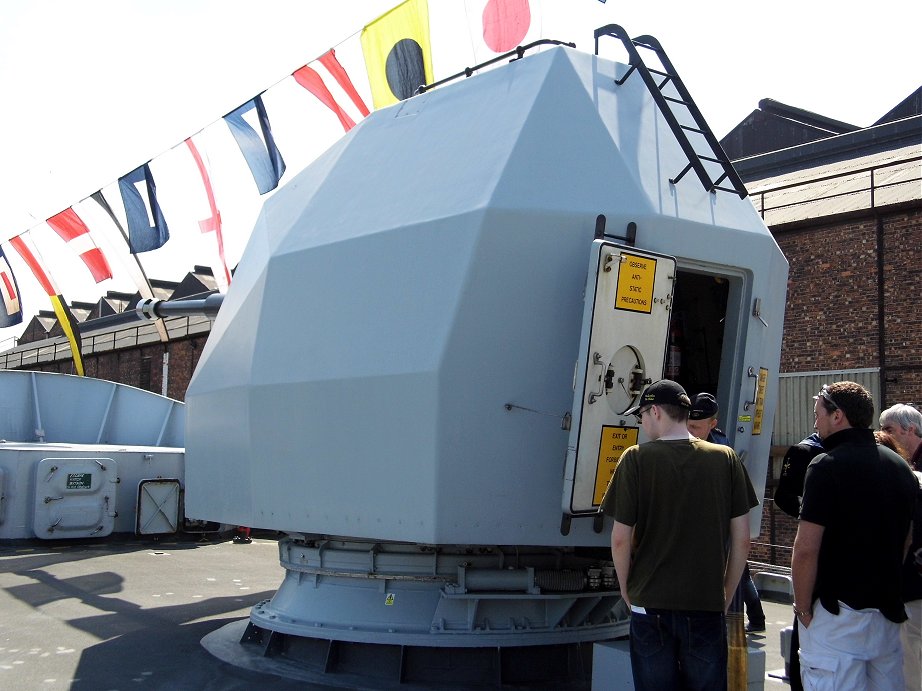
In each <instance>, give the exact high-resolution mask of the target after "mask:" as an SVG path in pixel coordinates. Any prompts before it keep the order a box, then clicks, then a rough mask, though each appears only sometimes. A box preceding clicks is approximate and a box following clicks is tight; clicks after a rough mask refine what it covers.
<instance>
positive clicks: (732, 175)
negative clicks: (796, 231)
mask: <svg viewBox="0 0 922 691" xmlns="http://www.w3.org/2000/svg"><path fill="white" fill-rule="evenodd" d="M601 36H611V37H613V38H617V39H619V40H620V41H621V43H623V44H624V47H625V49H626V50H627V53H628V57H629V60H630V65H631V67H630V69H629V70H628V71H627V73H626V74H625V75H624V76H623V77H622V78H621V79H616V80H615V84H617V85H618V86H621V85H622V84H624V82H625V81H627V79H628V77H630V76H631V74H633V73H634V72H635V71H636V72H637V73H638V74H639V75H640V77H641V79H643V81H644V84H646V86H647V89H648V90H649V91H650V95H652V96H653V100H654V101H656V105H657V106H659V109H660V112H661V113H662V114H663V117H664V118H665V119H666V122H667V123H669V127H670V128H671V129H672V133H673V134H674V135H675V138H676V140H677V141H678V142H679V145H680V146H681V147H682V151H684V152H685V156H686V157H687V158H688V165H687V166H685V168H683V169H682V171H681V172H680V173H679V174H678V175H677V176H676V177H674V178H669V182H671V183H672V184H673V185H675V184H678V182H679V181H680V180H681V179H682V178H683V177H684V176H685V174H686V173H687V172H688V171H689V170H692V169H694V171H695V173H697V175H698V178H699V179H700V180H701V184H702V185H704V189H706V190H707V191H708V192H717V191H718V190H720V191H722V192H734V193H736V194H738V195H739V196H740V199H745V198H746V197H747V196H748V195H749V192H747V191H746V186H745V185H744V184H743V181H742V180H741V179H740V176H739V174H737V172H736V169H735V168H734V167H733V164H732V163H731V162H730V159H729V158H727V154H726V153H724V150H723V147H722V146H721V145H720V142H718V141H717V138H716V137H715V136H714V133H713V132H712V131H711V129H710V128H709V127H708V125H707V123H706V122H705V120H704V116H702V115H701V111H700V110H698V106H696V105H695V102H694V101H693V100H692V97H691V94H689V93H688V89H686V88H685V84H684V83H683V82H682V80H681V79H680V78H679V75H678V73H677V72H676V71H675V68H674V67H673V66H672V62H670V60H669V58H668V57H667V56H666V52H665V51H664V50H663V48H662V46H661V45H660V43H659V41H658V40H656V39H655V38H653V37H652V36H638V37H637V38H633V39H632V38H631V37H630V36H628V34H627V32H626V31H625V30H624V29H623V28H621V27H620V26H618V25H617V24H608V25H606V26H603V27H599V28H598V29H596V30H595V54H596V55H598V54H599V38H600V37H601ZM638 47H639V48H647V49H649V50H652V51H653V52H654V53H656V56H657V58H658V59H659V61H660V64H661V65H662V67H663V70H665V71H663V70H657V69H651V68H649V67H647V65H646V64H645V63H644V61H643V59H642V58H641V57H640V53H639V52H638V51H637V48H638ZM654 75H656V76H655V77H654ZM659 78H661V79H662V81H659V82H657V79H659ZM670 84H671V85H672V88H673V89H674V90H675V93H676V94H678V98H675V97H673V96H669V95H667V94H666V93H664V91H663V89H664V88H665V87H667V86H668V85H670ZM673 104H674V105H675V106H678V107H680V108H685V110H687V111H688V114H689V115H690V116H691V119H692V120H693V121H694V125H683V124H682V123H680V122H679V120H678V118H677V117H676V114H675V112H674V111H673V107H674V106H673ZM689 132H690V133H693V134H695V135H699V136H700V138H703V139H704V142H705V143H706V144H707V147H708V151H707V152H706V154H701V153H698V151H697V149H696V148H695V146H694V145H693V144H692V142H691V141H690V140H689V138H688V133H689ZM705 161H707V162H709V163H711V164H716V165H714V166H712V168H717V167H719V168H720V170H721V171H722V173H721V174H720V175H719V177H717V178H716V179H712V178H711V174H710V173H709V171H708V168H707V166H706V165H705V163H704V162H705ZM725 181H728V182H729V183H730V184H731V185H732V187H724V186H721V183H723V182H725Z"/></svg>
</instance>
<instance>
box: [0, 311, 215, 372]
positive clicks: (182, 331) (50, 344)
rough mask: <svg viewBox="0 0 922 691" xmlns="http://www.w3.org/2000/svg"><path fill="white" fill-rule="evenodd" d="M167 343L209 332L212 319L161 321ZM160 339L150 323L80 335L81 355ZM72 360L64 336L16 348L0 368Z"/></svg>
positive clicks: (5, 356) (0, 358)
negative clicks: (164, 327)
mask: <svg viewBox="0 0 922 691" xmlns="http://www.w3.org/2000/svg"><path fill="white" fill-rule="evenodd" d="M164 323H165V324H166V328H167V333H168V334H169V337H170V341H175V340H179V339H182V338H187V337H189V336H195V335H201V334H207V333H209V332H210V331H211V324H212V320H211V319H208V318H207V317H202V316H194V315H193V316H189V315H185V316H178V317H169V318H167V319H164ZM160 342H161V341H160V336H159V335H158V333H157V330H156V327H155V326H154V325H153V324H152V323H150V322H146V323H145V322H139V323H137V324H134V325H131V326H128V327H124V328H120V329H116V330H111V331H103V332H101V333H95V334H94V333H92V332H90V333H84V334H81V343H82V346H83V347H82V348H81V349H80V352H81V353H83V355H84V356H87V355H93V354H95V353H103V352H111V351H114V350H124V349H126V348H137V347H138V346H142V345H155V344H157V343H160ZM69 359H71V352H70V344H69V343H68V342H67V339H65V338H64V337H63V336H61V337H58V338H55V339H53V340H52V339H46V340H43V341H39V342H37V343H35V345H34V346H32V347H29V345H28V344H27V345H25V346H21V347H17V348H15V349H13V350H10V351H8V352H5V353H0V369H17V368H21V367H29V366H32V365H39V364H42V363H47V362H54V361H56V360H69Z"/></svg>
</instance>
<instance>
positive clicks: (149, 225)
mask: <svg viewBox="0 0 922 691" xmlns="http://www.w3.org/2000/svg"><path fill="white" fill-rule="evenodd" d="M118 190H119V193H121V195H122V203H123V204H124V205H125V217H126V218H127V219H128V244H129V246H130V247H131V253H132V254H138V253H139V252H150V251H151V250H155V249H157V248H158V247H163V245H164V244H165V243H166V241H167V240H169V239H170V229H169V228H168V227H167V225H166V219H165V218H164V217H163V211H162V210H161V209H160V204H158V203H157V185H155V184H154V177H153V175H151V172H150V166H149V165H148V164H146V163H145V164H144V165H143V166H139V167H138V168H135V169H134V170H133V171H131V172H130V173H128V175H126V176H124V177H121V178H119V179H118Z"/></svg>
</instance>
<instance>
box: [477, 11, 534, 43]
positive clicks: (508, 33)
mask: <svg viewBox="0 0 922 691" xmlns="http://www.w3.org/2000/svg"><path fill="white" fill-rule="evenodd" d="M530 25H531V8H529V6H528V0H489V2H487V4H486V6H485V7H484V8H483V40H484V43H486V44H487V46H488V47H489V48H490V50H492V51H493V52H495V53H505V52H507V51H510V50H512V49H514V48H515V47H516V46H518V45H519V42H520V41H521V40H522V39H523V38H525V34H527V33H528V27H529V26H530Z"/></svg>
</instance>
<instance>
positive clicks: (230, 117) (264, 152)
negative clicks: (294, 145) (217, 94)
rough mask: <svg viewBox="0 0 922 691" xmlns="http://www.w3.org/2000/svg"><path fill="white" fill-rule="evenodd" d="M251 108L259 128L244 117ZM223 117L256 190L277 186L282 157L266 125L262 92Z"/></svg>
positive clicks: (265, 190)
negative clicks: (248, 169)
mask: <svg viewBox="0 0 922 691" xmlns="http://www.w3.org/2000/svg"><path fill="white" fill-rule="evenodd" d="M254 109H255V110H256V117H257V118H258V120H259V130H260V131H259V132H257V131H256V129H255V128H254V127H252V126H251V125H250V123H248V122H247V121H246V120H245V119H244V117H243V116H244V115H246V114H247V113H249V112H250V111H251V110H254ZM224 121H225V122H226V123H227V126H228V127H229V128H230V131H231V134H233V135H234V139H236V140H237V146H239V147H240V151H241V153H242V154H243V157H244V158H245V159H246V162H247V165H248V166H249V167H250V172H251V173H252V174H253V179H254V180H255V181H256V187H257V188H258V189H259V193H260V194H265V193H266V192H270V191H272V190H274V189H275V188H276V187H278V184H279V180H281V179H282V175H284V174H285V161H284V159H282V154H281V153H280V152H279V149H278V147H277V146H276V145H275V139H273V137H272V128H271V127H270V126H269V116H268V115H267V114H266V107H265V106H264V105H263V99H262V96H256V97H255V98H254V99H253V100H252V101H247V102H246V103H244V104H243V105H242V106H240V107H239V108H237V109H236V110H234V111H232V112H230V113H228V114H227V115H225V116H224ZM260 134H261V135H262V136H260Z"/></svg>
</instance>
